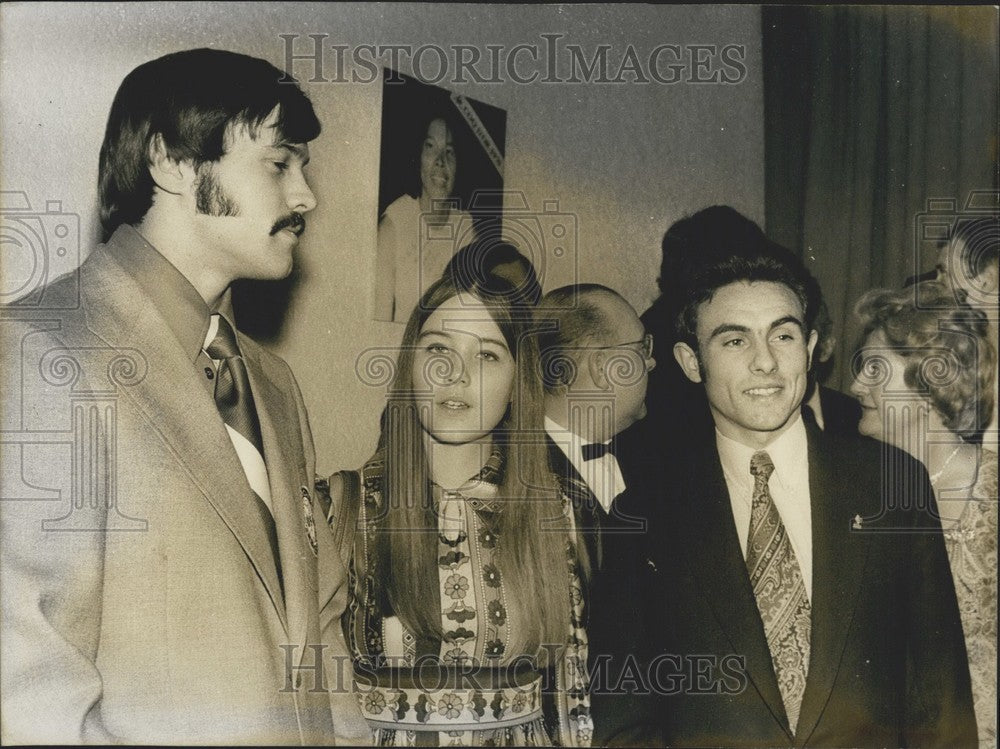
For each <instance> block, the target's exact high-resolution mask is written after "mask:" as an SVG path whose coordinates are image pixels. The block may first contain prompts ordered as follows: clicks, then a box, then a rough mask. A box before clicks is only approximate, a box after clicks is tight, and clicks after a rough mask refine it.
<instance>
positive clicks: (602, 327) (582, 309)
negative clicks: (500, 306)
mask: <svg viewBox="0 0 1000 749" xmlns="http://www.w3.org/2000/svg"><path fill="white" fill-rule="evenodd" d="M599 294H610V295H613V296H615V297H617V298H619V299H620V298H621V295H620V294H619V293H618V292H617V291H614V290H613V289H609V288H608V287H607V286H602V285H600V284H596V283H584V284H576V285H570V286H561V287H560V288H558V289H553V290H552V291H550V292H549V293H548V294H546V295H545V296H544V298H543V299H542V302H541V306H539V307H538V308H537V309H536V310H535V321H536V323H537V327H538V330H539V333H538V349H539V352H540V357H541V359H540V364H541V367H542V383H543V385H544V386H545V390H546V391H548V392H553V391H555V390H556V389H557V388H559V387H560V386H563V385H572V384H573V382H574V381H575V380H576V370H577V363H576V360H575V358H574V357H573V355H572V353H571V352H572V351H573V350H575V349H578V348H581V347H584V346H586V345H588V344H590V343H595V342H596V343H606V342H608V341H609V340H610V339H611V337H612V336H614V330H613V329H612V328H611V327H610V325H609V323H608V320H607V318H606V315H605V311H604V308H603V307H602V306H601V305H600V304H599V303H598V302H597V301H595V297H597V296H598V295H599Z"/></svg>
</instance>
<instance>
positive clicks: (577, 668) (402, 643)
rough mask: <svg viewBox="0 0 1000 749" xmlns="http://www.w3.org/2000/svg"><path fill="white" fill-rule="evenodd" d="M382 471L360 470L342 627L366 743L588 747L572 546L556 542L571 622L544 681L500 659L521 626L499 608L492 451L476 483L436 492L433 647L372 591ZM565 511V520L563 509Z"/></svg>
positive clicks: (375, 464)
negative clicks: (437, 606)
mask: <svg viewBox="0 0 1000 749" xmlns="http://www.w3.org/2000/svg"><path fill="white" fill-rule="evenodd" d="M383 474H384V460H383V458H382V456H381V455H376V456H375V457H374V458H373V459H372V460H370V461H369V462H368V463H367V464H366V465H365V467H364V469H363V470H362V475H361V501H360V503H359V505H360V506H359V508H358V510H357V512H358V515H359V517H358V518H357V522H356V525H355V527H356V528H357V530H356V532H355V534H354V543H353V549H352V553H351V560H350V565H349V569H350V588H351V592H350V599H349V603H348V611H347V615H346V622H345V631H346V634H347V639H348V643H349V646H350V648H351V652H352V654H353V657H354V661H355V672H356V675H357V678H358V684H359V686H358V690H359V700H360V702H361V710H362V713H363V715H364V716H365V718H366V719H367V720H368V722H369V725H370V726H371V727H372V729H373V732H374V742H375V744H376V745H379V746H417V745H420V746H434V745H437V746H546V745H551V744H553V743H555V744H559V745H564V746H589V744H590V737H591V733H592V724H591V719H590V709H589V696H588V694H587V673H586V661H587V638H586V633H585V632H584V628H583V623H582V622H583V606H584V601H583V594H582V587H581V584H580V576H579V574H578V569H577V563H576V549H575V545H574V543H573V541H572V539H570V538H566V539H565V544H566V553H567V557H566V559H567V564H568V565H569V572H570V575H569V577H570V590H568V591H567V593H566V594H567V596H569V597H570V601H571V604H572V605H571V622H570V623H569V626H568V628H567V641H566V645H565V648H563V649H562V650H561V652H559V654H558V656H557V663H556V668H555V669H554V672H555V676H554V679H552V678H551V676H552V675H551V674H541V673H538V672H537V671H535V670H533V669H532V668H531V667H530V664H529V663H528V661H527V659H526V658H525V657H524V656H523V655H522V654H519V653H512V652H510V651H509V650H508V643H510V642H511V641H512V640H513V639H516V638H515V637H514V636H513V635H514V634H515V633H513V632H512V631H511V627H512V626H513V622H514V621H516V620H517V618H518V617H512V616H511V612H510V610H509V608H508V606H509V601H508V597H507V591H506V583H505V579H504V575H505V570H504V569H502V568H501V566H500V564H499V557H498V555H497V550H498V548H499V547H500V545H501V544H503V542H504V539H503V538H501V534H500V532H499V529H498V527H499V522H498V521H499V518H500V515H501V513H502V512H503V503H502V502H499V501H497V499H496V495H497V486H498V484H499V482H500V476H501V474H502V456H501V454H500V453H499V452H494V454H493V455H492V456H491V457H490V459H489V461H487V463H486V465H485V466H484V467H483V469H482V470H481V472H480V473H479V475H478V476H476V477H474V478H473V479H470V480H469V481H468V482H466V484H464V485H463V486H462V487H460V488H459V489H458V490H456V491H445V490H442V489H441V488H440V487H438V486H433V496H434V502H435V505H436V507H437V510H438V513H437V514H438V534H437V551H436V555H435V558H434V559H429V560H427V574H428V575H433V576H435V578H436V579H437V581H438V590H439V599H440V603H441V623H442V630H443V632H444V635H443V637H442V638H440V641H437V640H435V639H432V638H430V637H427V636H426V635H424V634H422V633H418V632H410V631H408V630H407V628H406V627H405V626H404V625H403V624H402V622H401V621H400V620H399V618H398V617H395V616H383V614H382V612H381V611H380V609H379V607H378V604H377V600H378V596H377V590H376V586H377V585H378V584H379V581H381V580H384V579H386V575H391V574H392V572H391V571H390V570H379V569H377V560H376V558H375V555H374V554H373V549H374V531H375V522H374V518H377V517H379V515H380V513H381V512H382V503H383V492H382V481H383ZM563 508H564V512H566V513H567V517H569V514H568V513H569V505H568V503H567V502H566V501H565V500H564V502H563ZM345 519H347V518H346V517H345V518H341V519H334V521H333V522H340V521H342V520H345ZM528 614H529V616H530V612H528ZM553 682H554V683H553Z"/></svg>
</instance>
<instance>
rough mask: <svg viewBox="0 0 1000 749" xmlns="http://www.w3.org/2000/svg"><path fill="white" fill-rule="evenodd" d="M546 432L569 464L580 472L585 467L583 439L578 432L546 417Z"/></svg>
mask: <svg viewBox="0 0 1000 749" xmlns="http://www.w3.org/2000/svg"><path fill="white" fill-rule="evenodd" d="M545 431H546V433H548V435H549V437H551V438H552V441H553V442H555V443H556V444H557V445H558V446H559V449H560V450H562V451H563V453H564V454H565V455H566V457H567V458H568V459H569V462H570V463H572V464H573V467H574V468H576V470H577V471H580V470H581V468H582V467H583V465H584V461H583V444H584V443H583V437H581V436H580V435H579V434H577V433H576V432H572V431H570V430H569V429H566V428H565V427H562V426H560V425H559V424H557V423H556V422H555V420H553V419H552V418H551V417H549V416H546V417H545Z"/></svg>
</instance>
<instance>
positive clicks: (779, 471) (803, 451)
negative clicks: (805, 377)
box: [715, 411, 809, 485]
mask: <svg viewBox="0 0 1000 749" xmlns="http://www.w3.org/2000/svg"><path fill="white" fill-rule="evenodd" d="M794 418H795V423H793V424H792V425H791V426H790V427H789V428H788V429H787V430H785V432H784V434H782V435H781V436H780V437H778V438H777V439H776V440H775V441H774V442H772V443H771V444H770V445H768V446H767V447H765V448H759V447H749V446H747V445H744V444H743V443H742V442H737V441H736V440H734V439H732V438H730V437H727V436H725V435H724V434H722V432H720V431H719V430H718V428H716V430H715V444H716V445H717V446H718V449H719V458H720V459H721V461H722V468H723V470H724V471H725V472H726V473H727V474H728V475H729V476H730V477H732V478H735V479H736V480H737V481H739V482H740V483H744V484H753V476H751V475H750V459H751V458H752V457H753V454H754V453H755V452H758V451H759V450H761V449H763V450H765V451H766V452H767V454H768V455H769V456H771V462H773V463H774V473H773V474H771V478H772V479H777V480H778V481H779V482H781V483H782V484H783V485H787V484H788V483H789V480H790V476H791V474H792V472H794V471H798V470H801V469H802V468H803V467H804V466H807V465H808V456H809V449H808V443H807V441H806V426H805V423H804V422H803V421H802V414H801V412H800V411H797V412H796V414H795V415H794Z"/></svg>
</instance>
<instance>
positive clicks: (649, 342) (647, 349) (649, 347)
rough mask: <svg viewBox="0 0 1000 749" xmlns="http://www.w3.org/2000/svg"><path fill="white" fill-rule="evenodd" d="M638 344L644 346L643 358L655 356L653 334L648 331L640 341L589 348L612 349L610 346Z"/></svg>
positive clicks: (623, 346)
mask: <svg viewBox="0 0 1000 749" xmlns="http://www.w3.org/2000/svg"><path fill="white" fill-rule="evenodd" d="M637 344H638V345H641V346H642V358H643V359H652V358H653V334H652V333H646V335H644V336H643V337H642V338H640V339H639V340H638V341H627V342H625V343H616V344H614V345H613V346H588V348H595V349H598V350H601V349H610V348H625V347H626V346H635V345H637Z"/></svg>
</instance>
